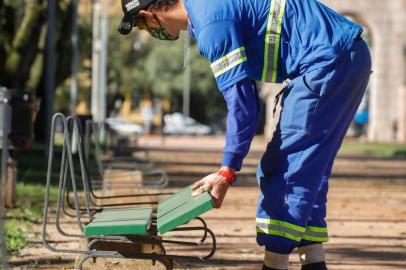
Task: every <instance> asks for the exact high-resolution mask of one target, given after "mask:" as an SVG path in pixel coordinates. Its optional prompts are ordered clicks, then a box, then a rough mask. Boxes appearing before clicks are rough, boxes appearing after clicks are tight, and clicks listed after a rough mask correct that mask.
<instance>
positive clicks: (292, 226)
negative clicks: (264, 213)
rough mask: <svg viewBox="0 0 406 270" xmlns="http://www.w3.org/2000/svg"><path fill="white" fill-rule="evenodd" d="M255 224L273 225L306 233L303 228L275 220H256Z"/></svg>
mask: <svg viewBox="0 0 406 270" xmlns="http://www.w3.org/2000/svg"><path fill="white" fill-rule="evenodd" d="M256 221H257V223H265V224H273V225H279V226H281V227H285V228H289V229H293V230H296V231H298V232H301V233H304V232H305V231H306V228H305V227H301V226H298V225H295V224H291V223H288V222H285V221H281V220H276V219H265V218H257V219H256Z"/></svg>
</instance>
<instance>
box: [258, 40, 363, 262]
mask: <svg viewBox="0 0 406 270" xmlns="http://www.w3.org/2000/svg"><path fill="white" fill-rule="evenodd" d="M370 64H371V63H370V54H369V51H368V50H367V48H366V45H363V44H360V43H359V42H358V45H357V46H355V47H353V48H352V49H351V50H350V52H348V53H346V54H344V55H343V56H342V58H341V59H340V61H339V62H337V63H336V64H335V65H332V66H331V67H326V68H323V69H318V70H315V71H312V72H309V73H306V74H304V75H303V76H301V77H298V78H296V79H294V80H293V81H292V83H290V85H289V86H288V88H287V89H286V91H285V93H284V98H283V106H284V107H283V110H282V113H281V120H280V122H279V125H278V129H277V130H276V132H275V133H274V138H273V139H272V141H271V142H270V144H269V145H268V148H267V150H266V152H265V154H264V156H263V157H262V159H261V162H260V164H259V166H258V172H257V178H258V182H259V185H260V190H261V192H260V198H259V201H258V209H257V218H261V219H272V220H278V221H283V222H286V223H289V224H295V225H296V226H299V227H304V228H305V232H304V234H303V236H302V239H310V240H311V241H314V240H316V241H325V240H327V239H328V236H327V229H326V228H325V227H323V226H320V225H318V224H316V222H314V223H309V220H310V217H311V214H312V212H313V210H314V209H313V206H314V202H315V200H316V198H317V195H318V191H319V188H320V185H321V183H322V179H323V177H324V174H325V173H326V171H327V169H328V167H329V163H330V159H331V158H333V157H334V155H335V151H336V148H337V145H340V144H341V143H342V137H340V136H337V134H345V132H346V130H347V128H348V123H347V122H348V121H347V119H350V118H352V117H353V116H354V114H355V111H356V108H357V107H358V105H359V101H360V99H361V97H362V94H363V93H364V90H365V87H366V83H367V80H368V78H369V73H370ZM348 67H350V68H348ZM320 97H323V98H322V99H321V98H320ZM315 213H316V212H315ZM315 218H318V217H315ZM320 218H321V219H323V218H324V216H323V217H320ZM257 229H258V228H257ZM271 229H273V228H271ZM270 231H271V230H270ZM284 233H285V234H286V233H287V232H284ZM289 234H290V235H292V233H291V231H290V233H289ZM293 236H294V237H298V236H296V235H293ZM294 239H297V238H294ZM257 242H258V244H259V245H262V246H265V247H266V248H267V249H268V250H269V251H272V252H276V253H282V254H288V253H290V252H291V251H292V250H293V249H294V248H295V247H297V246H298V241H295V240H293V239H292V237H291V238H288V237H285V236H284V235H277V234H268V233H264V232H263V231H261V232H258V233H257Z"/></svg>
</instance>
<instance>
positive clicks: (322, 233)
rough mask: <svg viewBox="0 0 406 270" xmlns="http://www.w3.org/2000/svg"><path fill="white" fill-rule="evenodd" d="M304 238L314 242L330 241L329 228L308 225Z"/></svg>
mask: <svg viewBox="0 0 406 270" xmlns="http://www.w3.org/2000/svg"><path fill="white" fill-rule="evenodd" d="M303 239H304V240H308V241H313V242H328V240H329V238H328V231H327V228H325V227H314V226H307V227H306V232H305V234H304V236H303Z"/></svg>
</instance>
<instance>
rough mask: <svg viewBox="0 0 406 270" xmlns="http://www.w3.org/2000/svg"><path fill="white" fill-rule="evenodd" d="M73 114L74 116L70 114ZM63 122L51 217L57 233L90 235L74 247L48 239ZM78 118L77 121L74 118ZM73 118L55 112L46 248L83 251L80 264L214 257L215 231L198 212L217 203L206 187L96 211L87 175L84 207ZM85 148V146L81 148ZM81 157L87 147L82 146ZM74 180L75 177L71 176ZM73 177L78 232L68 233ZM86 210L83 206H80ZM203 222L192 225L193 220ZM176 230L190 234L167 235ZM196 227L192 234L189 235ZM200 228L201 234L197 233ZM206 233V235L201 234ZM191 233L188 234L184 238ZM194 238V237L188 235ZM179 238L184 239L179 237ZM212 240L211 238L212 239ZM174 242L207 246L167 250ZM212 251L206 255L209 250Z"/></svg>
mask: <svg viewBox="0 0 406 270" xmlns="http://www.w3.org/2000/svg"><path fill="white" fill-rule="evenodd" d="M71 119H72V118H71ZM56 121H61V122H62V124H63V127H64V135H63V136H64V139H63V146H62V147H63V148H62V156H61V165H60V170H59V181H58V193H57V203H56V221H55V222H52V224H54V225H55V226H56V229H57V232H58V233H59V234H61V235H63V236H65V237H70V238H75V239H78V240H79V239H87V240H88V241H89V244H88V246H87V248H82V249H69V248H60V247H55V246H52V244H51V243H52V241H51V240H49V239H48V223H49V220H48V212H49V193H50V186H51V176H52V171H53V162H54V161H55V159H56V157H55V154H54V140H55V123H56ZM72 123H75V121H72ZM68 126H69V125H68V120H67V119H66V118H65V117H64V116H63V115H62V114H56V115H54V117H53V119H52V123H51V136H50V139H51V140H50V141H51V142H50V153H49V159H48V171H47V180H46V192H45V203H44V212H43V214H44V216H43V225H42V241H43V244H44V245H45V247H46V248H47V249H49V250H51V251H53V252H58V253H71V254H79V255H83V256H82V258H81V260H80V261H79V263H78V267H77V268H78V269H82V267H83V265H84V263H85V262H86V261H88V260H89V259H92V258H93V259H94V260H95V259H96V258H119V259H120V258H121V259H144V260H151V261H152V262H153V263H155V262H156V261H158V262H160V263H161V264H163V265H164V266H165V267H166V269H172V264H173V260H174V259H189V260H190V259H198V260H207V259H209V258H210V257H212V256H213V255H214V253H215V250H216V240H215V235H214V234H213V232H212V231H211V230H210V229H209V228H208V227H207V225H206V223H205V221H204V220H203V219H202V218H200V217H199V216H200V215H201V214H203V213H205V212H207V211H209V210H210V209H212V208H213V202H212V199H211V196H210V194H209V193H207V192H203V193H201V194H200V195H198V196H195V197H193V196H192V195H191V193H192V190H191V188H190V187H186V188H184V189H183V190H181V191H180V192H178V193H176V194H173V195H171V196H169V197H168V198H166V199H165V200H162V201H160V202H159V204H158V207H157V208H153V207H127V208H124V207H120V208H107V207H100V208H99V209H97V210H98V211H92V209H91V208H90V203H89V201H88V200H87V198H88V196H89V193H90V192H89V190H88V186H87V183H86V182H87V178H86V177H83V178H82V180H83V186H84V196H85V200H84V202H85V207H84V209H82V208H83V206H82V208H81V204H82V203H83V201H81V200H79V194H78V189H77V186H76V184H77V182H76V179H75V176H76V173H75V164H74V162H73V160H74V159H73V154H72V149H71V146H72V145H71V136H70V134H69V128H68ZM79 149H80V150H83V149H81V148H79ZM79 152H80V153H79V157H80V159H81V160H82V159H83V158H84V157H83V152H81V151H79ZM82 161H83V162H80V167H81V173H82V176H83V175H85V172H84V169H85V168H84V167H85V165H86V163H85V162H84V160H82ZM69 180H70V181H69ZM68 181H69V182H70V184H71V186H72V193H73V204H74V205H73V206H74V212H75V215H74V217H75V220H76V222H75V223H76V224H77V226H78V228H79V233H72V232H66V231H65V230H64V229H63V228H62V226H61V222H60V220H61V213H62V212H61V209H62V208H63V204H64V200H65V194H66V189H67V187H68V185H67V182H68ZM81 210H82V211H81ZM197 222H198V223H199V225H193V224H194V223H197ZM171 232H176V233H186V235H181V236H178V237H179V238H178V239H176V237H177V236H176V235H175V236H174V235H171V237H169V238H168V237H167V236H166V235H167V234H170V233H171ZM187 232H193V233H194V234H193V235H187ZM195 233H199V236H197V237H196V235H195ZM200 233H201V235H200ZM185 237H186V238H185ZM188 238H190V239H191V240H185V239H188ZM179 239H180V240H179ZM208 239H211V241H209V242H210V243H207V242H208V241H207V240H208ZM169 245H175V246H180V247H183V248H182V249H179V250H183V252H187V251H185V249H184V247H190V249H191V250H194V249H195V248H196V247H208V253H207V250H204V251H202V252H205V253H204V255H203V256H197V255H196V256H193V255H184V254H177V253H171V254H170V253H168V251H167V246H169ZM206 253H207V254H206Z"/></svg>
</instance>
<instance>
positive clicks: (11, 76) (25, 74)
mask: <svg viewBox="0 0 406 270" xmlns="http://www.w3.org/2000/svg"><path fill="white" fill-rule="evenodd" d="M44 23H45V16H44V7H43V6H42V0H26V1H25V8H24V16H23V19H22V21H21V24H20V25H19V26H18V29H17V32H16V33H15V35H14V38H13V40H12V42H11V47H10V48H8V49H7V50H6V52H7V55H6V59H5V60H6V61H5V69H4V75H3V76H2V77H3V79H2V83H3V84H4V85H5V86H7V87H9V88H16V89H25V86H26V82H27V80H28V79H29V76H30V71H31V66H32V64H33V62H34V60H35V57H36V55H37V53H38V41H39V38H40V36H41V29H42V26H43V25H44Z"/></svg>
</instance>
